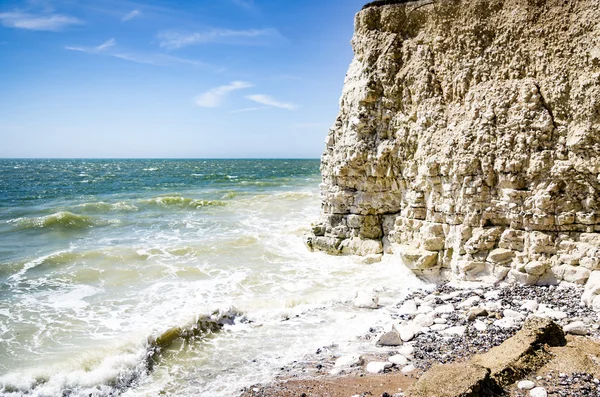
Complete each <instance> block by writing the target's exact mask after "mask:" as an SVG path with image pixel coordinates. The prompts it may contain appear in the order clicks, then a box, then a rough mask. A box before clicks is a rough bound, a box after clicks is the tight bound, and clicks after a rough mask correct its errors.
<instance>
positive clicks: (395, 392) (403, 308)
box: [240, 283, 600, 397]
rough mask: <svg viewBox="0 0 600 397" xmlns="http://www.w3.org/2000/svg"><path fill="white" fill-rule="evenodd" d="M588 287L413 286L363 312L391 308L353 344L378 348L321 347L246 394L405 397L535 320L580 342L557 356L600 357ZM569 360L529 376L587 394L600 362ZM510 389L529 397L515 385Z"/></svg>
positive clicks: (548, 385)
mask: <svg viewBox="0 0 600 397" xmlns="http://www.w3.org/2000/svg"><path fill="white" fill-rule="evenodd" d="M582 292H583V288H582V287H581V286H577V285H559V286H524V285H515V284H500V285H498V286H481V285H471V286H466V285H460V286H454V285H451V284H449V283H446V284H441V285H438V286H436V287H435V289H433V290H432V291H431V292H428V291H427V290H418V291H414V292H412V293H411V294H409V295H408V296H407V297H406V298H405V299H402V300H399V301H398V302H397V303H395V304H393V305H388V306H383V307H382V306H378V307H377V308H372V309H367V308H364V309H363V310H386V311H387V312H388V313H389V324H386V325H385V326H383V327H381V326H379V325H374V326H373V327H372V328H371V329H370V332H369V333H368V334H364V335H359V336H357V338H356V340H355V341H354V342H353V343H355V346H356V350H357V351H358V350H361V349H360V347H361V346H365V345H370V346H374V345H375V346H377V352H378V353H375V354H365V355H360V354H354V355H353V354H349V355H345V356H339V355H336V354H335V353H333V351H332V350H330V349H327V348H323V349H319V351H317V352H316V353H311V354H307V356H306V357H305V359H304V360H302V362H295V363H291V364H290V365H288V366H286V367H284V368H282V369H281V371H280V372H279V373H278V374H277V375H275V376H274V378H273V380H272V381H271V382H269V383H267V384H262V385H253V386H249V387H246V388H244V389H243V390H241V391H240V392H241V397H271V396H308V397H310V396H323V397H325V396H348V397H350V396H353V397H355V396H360V397H362V396H395V397H400V396H405V394H404V393H405V392H406V390H407V389H408V388H409V387H410V386H411V385H412V384H414V383H415V382H416V381H417V380H418V379H419V378H420V377H421V376H422V375H423V374H424V373H425V372H426V371H427V370H429V369H430V368H431V367H432V366H433V365H435V364H446V363H460V362H464V361H465V360H467V359H469V358H470V357H472V356H474V355H475V354H480V353H484V352H487V351H489V350H490V349H491V348H493V347H496V346H499V345H501V344H502V343H503V342H504V341H506V340H507V339H509V338H511V337H512V336H514V335H515V334H516V333H517V332H518V331H519V330H520V329H521V327H522V325H523V323H524V322H525V320H526V319H527V318H531V317H544V318H549V319H551V320H552V321H554V322H556V323H557V324H558V325H559V326H560V327H562V328H563V330H564V331H565V334H566V335H567V339H568V340H569V343H570V344H573V345H574V346H575V347H573V348H571V345H569V349H566V350H564V351H561V350H556V351H557V353H552V354H555V355H556V357H561V354H563V355H564V354H567V353H566V352H571V353H572V352H573V351H575V350H577V346H584V347H585V350H587V351H590V350H591V351H595V350H594V349H595V348H596V347H597V351H598V354H599V355H600V329H599V328H600V327H599V326H598V323H597V322H598V319H599V314H598V313H596V312H594V311H593V310H592V309H589V308H587V307H585V306H583V305H582V304H581V303H580V296H581V293H582ZM581 340H583V341H581ZM574 349H575V350H574ZM569 360H571V361H573V362H574V364H573V363H572V364H569V365H570V368H569V365H567V366H566V367H565V364H560V365H558V364H555V366H554V367H552V366H551V365H550V366H548V365H547V366H546V367H544V368H542V369H540V371H539V373H537V372H536V373H532V374H529V375H528V376H527V377H526V379H527V380H530V381H531V382H533V383H534V385H536V387H545V388H546V389H548V390H550V391H551V392H550V393H554V394H550V395H557V396H558V395H561V394H560V392H566V391H568V390H569V388H577V387H580V389H582V390H584V392H585V393H587V392H588V391H589V390H592V389H590V388H593V387H595V388H596V389H597V388H598V387H599V386H598V385H599V384H600V381H598V377H600V367H598V371H596V372H593V371H591V370H590V369H589V368H588V367H585V366H583V364H581V363H579V362H577V360H574V359H572V358H569ZM561 366H562V367H561ZM557 368H560V370H559V369H557ZM586 368H588V369H587V371H583V369H586ZM555 372H556V373H555ZM590 372H593V373H590ZM538 385H540V386H538ZM507 393H508V394H506V395H510V396H528V395H529V394H527V391H523V390H520V389H518V388H517V387H516V386H514V385H513V387H511V388H509V389H508V390H507ZM563 395H577V396H579V395H581V396H586V395H590V394H563Z"/></svg>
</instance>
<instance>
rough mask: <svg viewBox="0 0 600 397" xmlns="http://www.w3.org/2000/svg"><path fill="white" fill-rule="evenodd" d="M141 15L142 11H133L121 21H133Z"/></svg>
mask: <svg viewBox="0 0 600 397" xmlns="http://www.w3.org/2000/svg"><path fill="white" fill-rule="evenodd" d="M141 14H142V12H141V11H140V10H133V11H131V12H130V13H128V14H127V15H125V16H124V17H123V18H121V21H123V22H127V21H131V20H132V19H133V18H135V17H139V16H140V15H141Z"/></svg>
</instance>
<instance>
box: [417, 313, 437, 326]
mask: <svg viewBox="0 0 600 397" xmlns="http://www.w3.org/2000/svg"><path fill="white" fill-rule="evenodd" d="M412 321H413V323H415V324H417V325H420V326H421V327H429V326H430V325H433V323H434V321H433V316H430V315H427V314H418V315H417V316H416V317H415V318H414V319H413V320H412Z"/></svg>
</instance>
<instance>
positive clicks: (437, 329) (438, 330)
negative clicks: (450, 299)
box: [429, 324, 448, 332]
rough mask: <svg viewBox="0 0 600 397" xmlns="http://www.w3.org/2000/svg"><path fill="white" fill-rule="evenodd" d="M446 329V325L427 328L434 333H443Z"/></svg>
mask: <svg viewBox="0 0 600 397" xmlns="http://www.w3.org/2000/svg"><path fill="white" fill-rule="evenodd" d="M447 328H448V326H447V325H446V324H435V325H432V326H431V327H429V329H430V330H432V331H436V332H440V331H443V330H445V329H447Z"/></svg>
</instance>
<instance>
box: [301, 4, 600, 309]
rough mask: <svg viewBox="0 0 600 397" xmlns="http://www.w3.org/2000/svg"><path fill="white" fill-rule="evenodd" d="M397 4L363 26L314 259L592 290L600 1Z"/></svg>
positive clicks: (598, 174) (596, 254)
mask: <svg viewBox="0 0 600 397" xmlns="http://www.w3.org/2000/svg"><path fill="white" fill-rule="evenodd" d="M385 3H387V2H382V3H381V4H383V5H381V4H374V5H373V6H370V7H367V8H365V9H363V10H362V11H361V12H359V13H358V14H357V16H356V21H355V35H354V38H353V39H352V45H353V48H354V52H355V57H354V60H353V61H352V64H351V65H350V68H349V71H348V74H347V76H346V81H345V85H344V90H343V95H342V98H341V103H340V113H339V116H338V118H337V120H336V123H335V125H334V126H333V127H332V128H331V130H330V131H329V134H328V136H327V140H326V149H325V152H324V154H323V157H322V164H321V170H322V175H323V183H322V187H321V189H322V201H323V216H322V219H321V220H320V222H319V223H318V224H316V225H315V226H314V227H313V235H312V236H311V237H309V238H308V239H307V244H308V246H309V247H310V248H312V249H315V250H323V251H327V252H329V253H332V254H361V255H373V254H375V255H376V254H380V253H382V252H384V251H386V252H387V253H394V254H396V255H399V256H401V258H402V260H403V262H404V263H405V264H406V265H407V266H409V267H411V268H412V269H413V270H414V271H415V272H417V273H419V274H422V275H424V276H442V277H445V278H448V277H456V278H459V279H468V280H479V279H486V278H489V279H490V280H492V281H497V280H502V279H505V278H508V279H510V280H515V281H519V282H524V283H528V284H533V283H550V282H557V281H560V280H566V281H569V282H575V283H585V282H586V281H587V279H588V278H589V276H590V274H591V272H593V271H595V270H600V3H599V2H598V0H578V1H568V0H474V1H473V0H469V1H467V0H463V1H458V0H457V1H452V0H437V1H430V0H425V1H413V2H399V3H400V4H391V5H388V4H385ZM598 292H599V293H600V288H599V291H598ZM598 304H599V307H600V301H599V302H598Z"/></svg>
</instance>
